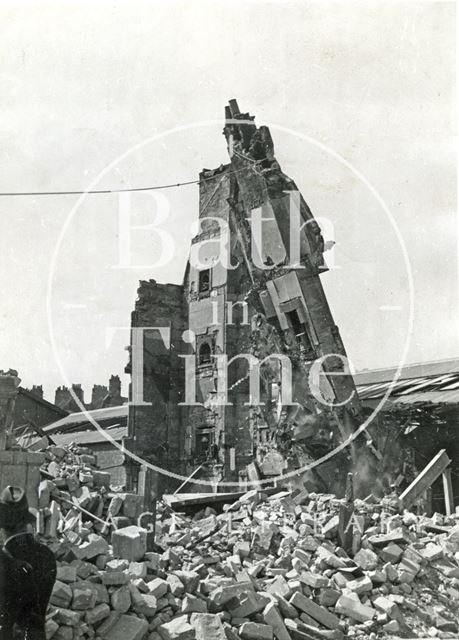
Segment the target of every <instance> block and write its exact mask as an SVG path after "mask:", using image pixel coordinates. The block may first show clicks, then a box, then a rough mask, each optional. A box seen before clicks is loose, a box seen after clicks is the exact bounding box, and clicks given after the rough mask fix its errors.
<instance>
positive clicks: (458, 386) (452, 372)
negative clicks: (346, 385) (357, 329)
mask: <svg viewBox="0 0 459 640" xmlns="http://www.w3.org/2000/svg"><path fill="white" fill-rule="evenodd" d="M395 373H396V369H395V368H389V369H377V370H375V371H361V372H359V373H357V374H355V375H354V381H355V383H356V386H357V391H358V394H359V397H360V399H361V401H362V402H363V403H364V404H365V401H370V400H378V399H380V398H382V397H383V396H384V395H385V394H386V393H387V391H388V390H389V387H391V391H390V399H391V401H392V402H396V403H401V404H413V403H418V402H424V403H429V402H430V403H438V404H439V403H446V404H457V403H459V359H451V360H439V361H437V362H425V363H419V364H413V365H408V366H406V367H404V368H403V369H402V371H401V374H400V376H399V377H398V379H397V380H396V381H395V382H393V380H394V376H395Z"/></svg>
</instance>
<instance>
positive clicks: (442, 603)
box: [43, 453, 459, 640]
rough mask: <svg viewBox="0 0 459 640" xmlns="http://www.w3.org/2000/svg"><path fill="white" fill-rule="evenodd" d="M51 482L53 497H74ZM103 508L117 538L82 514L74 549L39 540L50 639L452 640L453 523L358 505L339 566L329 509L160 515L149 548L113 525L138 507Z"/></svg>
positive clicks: (458, 574) (457, 621)
mask: <svg viewBox="0 0 459 640" xmlns="http://www.w3.org/2000/svg"><path fill="white" fill-rule="evenodd" d="M72 455H74V456H76V455H78V456H79V458H76V460H74V462H78V463H79V464H80V465H84V464H86V463H89V460H88V459H87V458H85V457H84V456H85V455H86V454H81V453H79V454H75V453H73V454H72ZM82 456H83V457H82ZM50 466H51V470H50ZM71 467H72V464H70V458H69V460H68V461H67V462H66V463H65V465H64V464H62V465H61V472H62V473H63V474H64V475H65V473H67V472H69V473H68V475H67V476H66V477H67V480H68V479H69V478H73V476H74V474H73V472H72V473H70V471H71ZM53 468H54V467H53V466H52V461H51V462H50V464H49V465H48V472H49V473H52V469H53ZM73 471H74V470H73ZM84 473H86V471H84V472H83V475H84ZM88 473H89V472H88ZM91 473H92V475H93V480H92V482H93V486H99V480H98V479H97V475H94V471H92V472H91ZM79 477H80V482H82V478H81V473H80V476H79ZM60 479H61V476H55V479H54V480H53V481H52V482H53V483H54V485H55V489H54V493H55V494H56V491H58V492H59V491H63V492H64V493H65V492H66V491H70V489H69V486H68V483H67V485H66V486H64V485H63V484H62V483H61V482H60ZM84 480H87V478H86V477H84V478H83V481H84ZM82 486H87V485H84V484H83V485H82ZM66 487H67V488H66ZM102 487H105V485H104V484H102ZM48 488H49V489H50V490H51V487H49V486H48ZM80 488H81V487H80ZM43 490H44V489H43ZM100 491H101V489H100V488H98V492H99V493H98V495H100ZM51 493H53V491H51ZM76 493H77V494H78V493H79V492H78V491H76ZM92 493H94V491H90V500H92V499H93V497H94V496H92ZM102 496H103V500H102V501H103V503H104V506H103V508H102V510H101V509H100V508H99V511H100V513H101V514H102V515H103V514H106V513H107V512H108V510H109V509H110V507H111V508H112V511H113V512H114V513H115V515H113V518H114V519H115V526H116V527H118V528H114V527H111V535H110V536H109V535H106V534H107V533H108V532H107V531H106V530H104V526H103V525H102V524H101V523H100V522H98V521H94V520H91V518H89V516H88V517H86V516H85V515H84V514H83V518H82V523H81V524H80V526H79V527H76V529H75V531H74V530H73V529H70V532H71V533H74V534H75V535H70V536H69V535H68V533H69V531H66V530H65V526H63V527H62V526H61V525H60V524H59V525H58V527H57V529H56V537H49V533H50V531H49V526H48V530H47V532H46V533H47V534H48V538H47V541H48V544H49V545H50V546H51V548H52V549H53V550H54V552H55V554H56V557H57V559H58V575H57V582H56V585H55V587H54V590H53V593H52V597H51V602H50V607H49V612H48V618H47V624H46V631H47V638H49V639H51V638H53V640H77V639H80V638H81V639H86V638H88V639H89V638H94V639H95V640H274V639H276V640H327V639H328V640H340V639H344V638H362V639H364V638H365V639H370V640H376V639H377V638H378V639H379V638H384V639H388V638H395V637H399V636H401V637H407V638H408V637H418V638H420V637H424V638H425V637H438V638H457V637H458V633H459V626H458V625H459V515H458V516H456V517H449V518H446V517H444V516H440V515H438V514H436V515H435V516H434V517H433V518H431V519H428V518H425V517H418V516H415V515H414V514H412V513H408V512H405V513H403V514H397V513H394V510H393V509H392V510H391V513H389V512H386V511H385V506H384V502H383V504H381V503H379V502H378V501H376V500H375V499H372V497H370V498H369V499H368V500H366V501H355V505H354V506H355V512H354V515H353V516H352V519H351V523H352V525H353V529H354V534H353V536H351V543H352V546H353V550H350V551H349V553H346V552H345V551H344V550H343V547H342V546H340V543H339V540H343V538H342V531H341V532H340V530H339V528H340V517H339V513H340V508H341V507H342V504H343V503H342V501H340V500H338V499H336V498H335V497H334V496H331V495H324V494H310V495H307V492H301V493H300V492H297V493H295V492H293V493H292V492H287V491H285V492H280V493H278V494H275V495H271V496H270V497H268V496H267V495H266V494H263V493H261V492H257V491H251V492H249V493H247V494H246V495H245V496H243V497H242V498H240V499H239V500H238V501H237V502H235V503H234V504H228V505H226V506H225V510H224V512H223V513H222V514H219V515H217V514H216V512H215V511H213V509H211V508H209V507H207V508H206V509H205V510H204V511H202V512H201V513H198V514H196V515H195V516H194V517H193V518H189V517H184V516H183V515H180V514H173V513H171V511H170V510H166V509H165V510H163V512H162V514H160V516H159V518H160V519H161V523H160V524H158V527H157V531H158V532H157V535H156V540H155V541H153V539H152V534H151V533H150V532H148V531H147V530H146V529H144V528H142V527H139V526H137V525H135V524H128V526H124V525H125V524H126V521H127V520H128V519H129V517H128V516H126V515H121V516H120V515H118V513H119V512H123V510H124V509H126V510H127V512H129V510H130V509H132V510H133V505H134V504H135V500H134V498H135V496H133V497H131V494H120V495H111V494H110V492H109V490H108V489H106V493H104V492H102ZM110 496H111V497H110ZM113 501H116V502H117V505H118V506H117V508H118V511H117V509H116V508H114V506H113V505H114V502H113ZM107 502H108V506H107V507H106V503H107ZM87 506H88V507H91V504H88V505H87ZM137 506H138V505H137ZM88 510H89V509H88ZM132 515H133V512H132V513H131V516H132ZM67 516H68V514H65V513H64V514H62V519H63V521H64V522H65V521H66V520H69V518H68V517H67ZM51 517H52V514H50V515H49V516H48V518H51ZM72 517H73V516H70V519H71V518H72ZM116 518H119V520H118V521H117V520H116ZM131 520H132V517H131ZM59 522H62V520H60V521H59ZM351 533H352V532H351ZM75 536H76V538H75Z"/></svg>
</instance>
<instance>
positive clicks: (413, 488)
mask: <svg viewBox="0 0 459 640" xmlns="http://www.w3.org/2000/svg"><path fill="white" fill-rule="evenodd" d="M450 462H451V460H450V459H449V458H448V455H447V453H446V451H445V449H441V450H440V451H439V452H438V453H437V455H436V456H435V458H433V459H432V460H431V461H430V462H429V464H428V465H427V466H426V467H425V468H424V469H423V470H422V471H421V473H420V474H419V475H418V477H417V478H416V479H415V480H413V482H412V483H411V484H410V486H409V487H407V488H406V489H405V491H404V492H403V493H402V494H401V495H400V500H401V501H402V503H403V506H404V507H406V508H408V507H410V506H411V505H412V504H413V503H414V502H416V500H418V498H420V497H421V496H422V495H423V494H424V493H425V492H426V491H427V489H428V488H429V487H431V486H432V484H433V483H434V482H435V480H437V478H439V477H440V476H441V474H442V473H443V471H444V470H445V469H446V467H447V466H448V465H449V464H450Z"/></svg>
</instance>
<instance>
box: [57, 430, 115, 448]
mask: <svg viewBox="0 0 459 640" xmlns="http://www.w3.org/2000/svg"><path fill="white" fill-rule="evenodd" d="M126 436H127V427H126V426H124V427H119V426H114V427H108V428H107V429H103V430H102V432H101V431H99V430H98V429H94V430H92V431H90V430H87V431H71V432H69V433H55V434H53V442H54V443H55V444H56V445H57V446H59V447H66V446H67V445H69V444H72V442H75V443H76V444H78V445H81V446H83V447H84V446H87V445H91V444H101V443H104V442H111V441H112V440H114V441H115V442H121V440H122V439H123V438H124V437H126Z"/></svg>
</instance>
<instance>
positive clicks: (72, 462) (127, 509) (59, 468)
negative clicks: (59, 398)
mask: <svg viewBox="0 0 459 640" xmlns="http://www.w3.org/2000/svg"><path fill="white" fill-rule="evenodd" d="M44 453H45V456H46V462H45V464H44V465H43V466H42V468H41V475H42V478H43V480H42V481H41V482H40V485H39V489H38V532H39V533H40V534H42V535H44V536H45V537H46V538H54V537H56V535H58V534H59V535H63V536H64V537H65V539H67V540H68V541H70V542H72V543H75V544H79V543H80V542H82V540H83V539H84V538H85V537H86V536H87V535H88V533H91V532H97V533H103V534H108V533H109V531H110V526H113V527H114V528H121V527H126V526H129V525H130V524H137V517H138V515H139V514H140V512H141V510H142V504H143V499H142V497H141V496H138V495H136V494H133V493H126V492H123V491H122V489H121V488H119V489H118V490H117V489H116V488H114V489H112V488H111V487H110V473H109V472H107V471H100V470H99V469H98V468H97V459H96V456H95V455H94V454H93V453H92V452H91V450H90V449H87V448H85V447H79V446H76V445H72V446H70V447H57V446H54V445H52V446H48V447H47V448H46V449H45V451H44ZM83 523H84V526H83ZM107 523H108V524H107ZM88 525H89V527H90V529H88Z"/></svg>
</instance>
